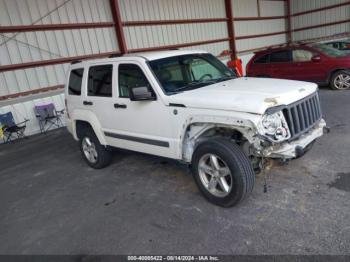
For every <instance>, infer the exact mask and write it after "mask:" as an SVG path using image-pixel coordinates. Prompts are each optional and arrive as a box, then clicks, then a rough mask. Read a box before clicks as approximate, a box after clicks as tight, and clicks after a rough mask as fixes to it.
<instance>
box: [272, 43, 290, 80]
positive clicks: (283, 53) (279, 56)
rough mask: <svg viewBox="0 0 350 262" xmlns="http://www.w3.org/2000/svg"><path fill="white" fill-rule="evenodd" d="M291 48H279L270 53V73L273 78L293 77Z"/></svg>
mask: <svg viewBox="0 0 350 262" xmlns="http://www.w3.org/2000/svg"><path fill="white" fill-rule="evenodd" d="M291 67H292V57H291V50H290V49H285V50H279V51H276V52H273V53H271V54H270V74H271V77H273V78H281V79H293V76H292V75H291V73H290V70H291Z"/></svg>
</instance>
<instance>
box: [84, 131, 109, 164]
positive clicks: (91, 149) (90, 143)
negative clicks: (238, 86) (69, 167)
mask: <svg viewBox="0 0 350 262" xmlns="http://www.w3.org/2000/svg"><path fill="white" fill-rule="evenodd" d="M79 142H80V151H81V154H82V156H83V158H84V160H85V161H86V163H87V164H88V165H89V166H90V167H92V168H95V169H101V168H104V167H106V166H108V165H109V164H110V163H111V161H112V152H111V151H110V150H109V149H108V148H106V147H105V146H104V145H101V144H100V141H99V140H98V138H97V137H96V135H95V133H94V131H93V130H92V129H91V128H86V129H85V130H83V132H82V133H81V137H80V141H79Z"/></svg>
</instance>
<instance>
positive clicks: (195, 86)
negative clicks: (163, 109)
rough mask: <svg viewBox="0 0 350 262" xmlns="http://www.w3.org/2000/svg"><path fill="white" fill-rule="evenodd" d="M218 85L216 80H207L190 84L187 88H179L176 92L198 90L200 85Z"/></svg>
mask: <svg viewBox="0 0 350 262" xmlns="http://www.w3.org/2000/svg"><path fill="white" fill-rule="evenodd" d="M214 83H216V81H215V80H205V81H193V82H191V83H188V84H187V85H185V86H182V87H179V88H177V89H175V90H174V92H178V91H182V90H185V89H189V90H190V89H194V88H197V87H198V85H202V84H214Z"/></svg>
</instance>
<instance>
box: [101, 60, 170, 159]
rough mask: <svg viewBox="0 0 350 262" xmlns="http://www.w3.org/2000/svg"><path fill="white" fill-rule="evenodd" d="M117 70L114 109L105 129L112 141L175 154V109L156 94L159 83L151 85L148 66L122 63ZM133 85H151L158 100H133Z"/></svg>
mask: <svg viewBox="0 0 350 262" xmlns="http://www.w3.org/2000/svg"><path fill="white" fill-rule="evenodd" d="M115 69H116V70H115V74H114V81H115V83H116V84H115V85H113V89H114V90H113V91H114V92H113V93H114V94H115V95H114V96H113V108H112V109H110V112H111V118H110V122H109V123H108V124H107V125H106V128H105V130H104V133H105V136H106V140H107V141H108V144H111V145H114V146H116V147H120V148H127V149H131V150H134V151H139V152H144V153H149V154H156V155H162V156H165V157H173V156H174V152H175V151H176V145H175V142H174V139H173V133H174V132H173V130H172V128H171V126H172V125H171V121H172V118H171V111H170V109H169V107H167V106H165V104H164V103H163V101H162V100H161V98H160V96H159V95H158V94H156V92H155V89H154V88H153V86H152V85H154V84H155V83H153V84H151V83H152V82H151V81H150V79H149V78H148V77H147V75H148V74H147V73H146V69H144V68H143V65H141V64H138V63H137V62H132V63H131V62H125V63H123V62H119V63H117V64H116V65H115ZM149 74H150V73H149ZM133 87H147V88H148V89H149V91H150V92H153V93H154V94H155V97H156V98H155V100H147V101H131V100H130V94H129V93H130V89H131V88H133ZM106 113H107V112H106Z"/></svg>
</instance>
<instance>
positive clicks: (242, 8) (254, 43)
mask: <svg viewBox="0 0 350 262" xmlns="http://www.w3.org/2000/svg"><path fill="white" fill-rule="evenodd" d="M232 3H233V15H234V17H267V16H268V17H270V16H285V15H286V6H285V2H284V1H268V0H259V1H257V0H245V1H244V4H243V1H241V0H232ZM234 25H235V33H236V37H240V36H246V35H259V34H267V33H274V32H282V31H286V19H284V18H282V19H271V20H252V21H235V22H234ZM286 41H287V36H286V34H285V33H284V34H279V35H274V36H266V37H257V38H250V39H242V40H237V41H236V46H237V50H238V52H239V51H243V50H247V49H256V48H261V47H264V46H270V45H277V44H282V43H286Z"/></svg>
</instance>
